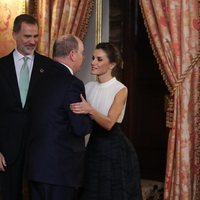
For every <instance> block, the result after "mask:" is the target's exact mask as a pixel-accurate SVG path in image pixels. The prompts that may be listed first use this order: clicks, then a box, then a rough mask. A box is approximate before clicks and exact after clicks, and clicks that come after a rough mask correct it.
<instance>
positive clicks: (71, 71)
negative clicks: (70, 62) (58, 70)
mask: <svg viewBox="0 0 200 200" xmlns="http://www.w3.org/2000/svg"><path fill="white" fill-rule="evenodd" d="M61 64H62V65H64V66H65V67H67V69H68V70H69V71H70V73H71V74H72V75H74V73H73V70H72V69H71V68H70V67H69V66H67V65H66V64H64V63H61Z"/></svg>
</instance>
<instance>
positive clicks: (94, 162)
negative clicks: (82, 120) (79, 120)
mask: <svg viewBox="0 0 200 200" xmlns="http://www.w3.org/2000/svg"><path fill="white" fill-rule="evenodd" d="M121 65H122V59H121V55H120V52H119V50H118V49H117V48H116V47H115V46H114V45H112V44H111V43H99V44H98V45H97V46H96V49H95V50H94V54H93V57H92V63H91V74H92V75H96V76H97V80H98V81H93V82H89V83H87V84H86V97H87V101H86V100H85V99H84V98H83V97H82V95H81V99H82V102H78V103H74V104H71V110H72V111H73V112H74V113H77V114H89V115H90V116H91V118H92V119H93V121H94V126H93V132H92V134H91V136H90V139H89V142H88V145H87V154H86V173H85V179H84V187H83V193H82V195H81V200H140V199H142V198H141V189H140V174H139V166H138V160H137V155H136V152H135V149H134V147H133V145H132V144H131V142H130V141H129V140H128V139H127V137H126V136H125V135H124V134H123V132H122V130H121V128H120V123H121V122H122V120H123V117H124V112H125V106H126V100H127V94H128V89H127V87H126V86H125V85H123V84H122V83H121V82H119V81H118V80H117V79H116V78H115V77H114V76H113V72H114V70H115V69H116V68H117V67H121Z"/></svg>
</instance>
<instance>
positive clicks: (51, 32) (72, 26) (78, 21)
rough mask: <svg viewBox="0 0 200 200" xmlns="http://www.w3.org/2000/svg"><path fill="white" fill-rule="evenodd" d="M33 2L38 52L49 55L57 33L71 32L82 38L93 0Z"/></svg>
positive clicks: (42, 0)
mask: <svg viewBox="0 0 200 200" xmlns="http://www.w3.org/2000/svg"><path fill="white" fill-rule="evenodd" d="M35 4H36V13H35V15H36V17H37V19H38V22H39V26H40V41H39V46H38V51H39V52H40V53H42V54H44V55H46V56H50V57H51V56H52V46H53V43H54V41H55V38H56V37H58V36H59V35H62V34H67V33H72V34H75V35H76V36H78V37H80V38H81V39H83V38H84V36H85V33H86V31H87V25H88V20H89V17H90V15H91V11H92V8H93V5H94V0H38V1H35Z"/></svg>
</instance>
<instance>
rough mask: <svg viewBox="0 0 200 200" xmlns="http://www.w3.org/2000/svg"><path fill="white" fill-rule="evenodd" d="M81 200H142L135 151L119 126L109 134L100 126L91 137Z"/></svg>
mask: <svg viewBox="0 0 200 200" xmlns="http://www.w3.org/2000/svg"><path fill="white" fill-rule="evenodd" d="M85 169H86V170H85V177H84V184H83V185H84V186H83V192H82V195H81V200H141V199H142V197H141V188H140V172H139V164H138V159H137V155H136V152H135V149H134V147H133V145H132V144H131V142H130V141H129V140H128V139H127V137H126V136H125V135H124V134H123V132H122V131H121V129H120V125H119V124H115V125H114V127H113V128H112V130H110V131H107V130H105V129H103V128H101V127H100V126H98V125H97V124H95V125H94V130H93V133H92V134H91V136H90V139H89V142H88V146H87V153H86V168H85Z"/></svg>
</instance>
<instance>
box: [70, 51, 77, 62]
mask: <svg viewBox="0 0 200 200" xmlns="http://www.w3.org/2000/svg"><path fill="white" fill-rule="evenodd" d="M69 57H70V59H71V60H72V61H75V58H76V52H75V51H74V50H71V51H70V53H69Z"/></svg>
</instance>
